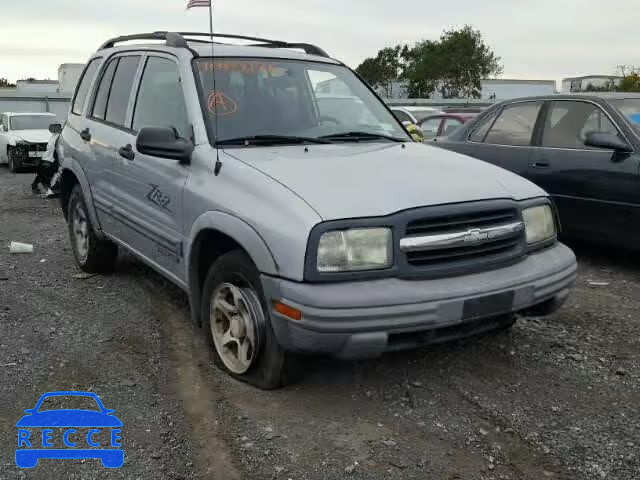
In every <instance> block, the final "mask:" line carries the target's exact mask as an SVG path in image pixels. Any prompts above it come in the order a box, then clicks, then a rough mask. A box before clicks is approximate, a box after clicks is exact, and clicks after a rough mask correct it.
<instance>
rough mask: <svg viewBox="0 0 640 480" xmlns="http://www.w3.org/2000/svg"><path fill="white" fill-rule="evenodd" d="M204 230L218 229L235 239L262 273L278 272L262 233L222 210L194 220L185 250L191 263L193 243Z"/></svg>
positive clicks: (275, 273)
mask: <svg viewBox="0 0 640 480" xmlns="http://www.w3.org/2000/svg"><path fill="white" fill-rule="evenodd" d="M204 230H217V231H218V232H220V233H223V234H225V235H227V236H229V237H231V238H232V239H233V240H235V241H236V242H237V243H238V244H239V245H240V246H241V247H242V248H244V249H245V250H246V252H247V253H248V254H249V256H250V257H251V259H252V260H253V262H254V263H255V264H256V267H257V269H258V271H260V272H261V273H266V274H268V275H277V274H278V270H279V268H278V264H277V262H276V260H275V258H274V256H273V253H272V252H271V250H270V249H269V247H268V246H267V243H266V242H265V241H264V239H263V238H262V237H261V236H260V234H259V233H258V232H257V231H256V230H255V229H254V228H253V227H252V226H251V225H249V224H248V223H247V222H245V221H244V220H242V219H241V218H238V217H236V216H234V215H232V214H229V213H225V212H221V211H210V212H206V213H203V214H202V215H200V216H199V217H198V218H197V219H196V221H195V222H193V225H192V227H191V233H190V235H189V245H188V246H187V248H186V252H185V253H186V255H185V256H186V258H187V259H188V262H189V264H191V253H192V247H193V244H194V242H195V240H196V238H197V237H198V235H199V234H200V233H201V232H202V231H204Z"/></svg>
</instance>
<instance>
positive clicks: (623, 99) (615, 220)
mask: <svg viewBox="0 0 640 480" xmlns="http://www.w3.org/2000/svg"><path fill="white" fill-rule="evenodd" d="M639 111H640V95H638V94H604V93H603V94H598V95H554V96H549V97H532V98H522V99H517V100H510V101H506V102H502V103H500V104H498V105H495V106H494V107H492V108H491V109H489V110H487V111H486V112H485V113H483V114H482V115H480V116H479V117H478V118H477V119H475V120H474V121H473V122H470V123H469V124H467V125H465V126H464V127H462V128H461V129H460V130H458V131H456V132H454V133H453V135H451V136H449V137H447V138H445V139H442V140H439V141H438V142H437V145H438V146H440V147H442V148H446V149H448V150H453V151H456V152H459V153H464V154H465V155H470V156H473V157H476V158H479V159H481V160H484V161H486V162H489V163H492V164H494V165H498V166H500V167H503V168H506V169H507V170H511V171H512V172H515V173H517V174H519V175H522V176H523V177H525V178H527V179H529V180H531V181H532V182H534V183H536V184H537V185H539V186H540V187H542V188H543V189H545V190H546V191H547V192H548V193H549V194H551V196H552V197H553V199H554V200H555V204H556V205H557V208H558V211H559V213H560V219H561V221H562V227H563V232H564V234H565V235H566V236H568V237H576V238H583V239H586V240H589V241H595V242H600V243H608V244H613V245H617V246H624V247H630V248H638V246H639V245H640V176H639V168H640V126H639V125H638V124H637V123H634V122H633V121H632V120H631V118H632V117H633V116H634V114H635V113H637V112H639Z"/></svg>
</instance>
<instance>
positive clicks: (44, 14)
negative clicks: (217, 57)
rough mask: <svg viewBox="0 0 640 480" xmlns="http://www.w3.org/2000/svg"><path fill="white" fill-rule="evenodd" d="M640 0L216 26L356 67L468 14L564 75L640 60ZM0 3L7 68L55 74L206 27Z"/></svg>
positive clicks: (106, 10)
mask: <svg viewBox="0 0 640 480" xmlns="http://www.w3.org/2000/svg"><path fill="white" fill-rule="evenodd" d="M637 1H638V0H609V1H602V0H598V1H595V0H484V1H482V0H455V1H451V2H435V1H426V0H417V1H416V0H413V1H396V2H393V1H389V0H351V1H349V0H218V1H216V2H214V5H215V6H214V29H215V30H216V31H217V32H221V33H237V34H244V35H252V36H259V37H266V38H274V39H278V40H287V41H298V42H306V43H314V44H317V45H319V46H321V47H322V48H323V49H324V50H326V51H327V52H329V54H330V55H331V56H333V57H335V58H338V59H340V60H342V61H343V62H345V63H346V64H348V65H350V66H351V67H354V68H355V67H357V66H358V64H359V63H360V62H361V61H362V60H363V59H364V58H366V57H370V56H375V54H376V53H377V51H378V50H380V49H381V48H384V47H387V46H393V45H396V44H399V43H403V44H405V43H406V44H413V43H415V42H416V41H419V40H421V39H437V38H438V37H439V35H440V33H441V32H442V31H443V30H444V29H450V28H457V27H462V26H464V25H465V24H470V25H472V26H473V27H474V28H477V29H479V30H480V31H481V32H482V34H483V35H484V38H485V41H486V43H487V44H488V45H489V46H490V47H491V48H492V49H493V50H494V52H495V53H496V54H497V55H498V56H500V57H501V58H502V63H503V66H504V74H503V75H502V78H521V79H549V80H560V79H561V78H563V77H571V76H578V75H589V74H598V75H600V74H614V73H615V72H616V66H617V65H619V64H632V65H639V66H640V49H638V47H637V38H638V30H639V28H638V25H637V22H638V14H637ZM2 3H3V5H2V7H0V77H6V78H8V79H9V80H11V81H15V80H17V79H20V78H28V77H34V78H39V79H43V78H54V79H55V78H57V72H58V67H59V65H60V64H62V63H76V62H78V63H84V62H86V60H87V59H88V57H89V56H90V55H91V54H92V53H93V52H95V50H96V49H97V48H98V46H99V45H100V44H101V43H103V42H104V41H105V40H106V39H108V38H110V37H114V36H117V35H123V34H130V33H139V32H146V31H154V30H172V31H194V30H195V31H208V29H209V21H208V11H207V9H203V8H198V9H194V10H191V11H189V12H187V11H186V10H185V6H186V4H187V0H100V1H96V0H88V1H85V2H80V1H78V0H54V1H51V0H23V1H18V2H15V1H12V2H9V1H3V2H2Z"/></svg>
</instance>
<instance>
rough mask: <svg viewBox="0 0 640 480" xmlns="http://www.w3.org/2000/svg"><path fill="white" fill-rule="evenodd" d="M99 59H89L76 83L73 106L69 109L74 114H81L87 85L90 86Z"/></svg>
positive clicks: (85, 98) (87, 90) (87, 91)
mask: <svg viewBox="0 0 640 480" xmlns="http://www.w3.org/2000/svg"><path fill="white" fill-rule="evenodd" d="M101 61H102V59H101V58H94V59H93V60H91V61H90V62H89V65H87V68H85V70H84V73H83V74H82V79H81V80H80V82H79V83H78V88H77V89H76V96H75V98H74V100H73V108H72V109H71V112H72V113H74V114H75V115H82V111H83V110H84V104H85V102H86V101H87V94H88V93H89V87H90V86H91V82H92V81H93V77H94V76H95V75H96V72H97V71H98V67H99V66H100V62H101Z"/></svg>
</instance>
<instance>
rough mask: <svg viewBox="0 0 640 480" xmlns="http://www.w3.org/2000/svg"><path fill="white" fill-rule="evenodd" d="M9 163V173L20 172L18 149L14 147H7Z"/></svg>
mask: <svg viewBox="0 0 640 480" xmlns="http://www.w3.org/2000/svg"><path fill="white" fill-rule="evenodd" d="M7 161H8V163H9V171H10V172H11V173H19V172H20V170H21V168H20V167H21V165H20V160H19V159H18V158H17V153H16V149H15V148H14V147H7Z"/></svg>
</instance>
